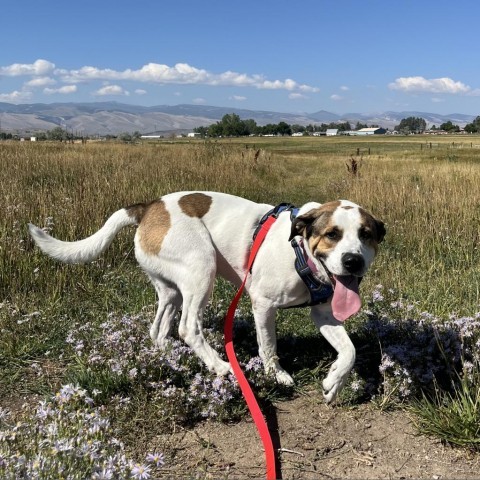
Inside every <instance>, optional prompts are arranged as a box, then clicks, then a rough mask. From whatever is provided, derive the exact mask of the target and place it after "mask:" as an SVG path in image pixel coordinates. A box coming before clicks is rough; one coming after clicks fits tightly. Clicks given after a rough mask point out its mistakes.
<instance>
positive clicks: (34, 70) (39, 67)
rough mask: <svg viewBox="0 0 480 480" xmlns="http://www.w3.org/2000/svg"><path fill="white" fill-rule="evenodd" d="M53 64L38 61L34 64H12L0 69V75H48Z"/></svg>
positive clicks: (52, 68) (51, 70)
mask: <svg viewBox="0 0 480 480" xmlns="http://www.w3.org/2000/svg"><path fill="white" fill-rule="evenodd" d="M54 68H55V64H54V63H52V62H49V61H47V60H42V59H38V60H36V61H35V62H34V63H14V64H12V65H9V66H7V67H0V75H5V76H7V77H18V76H22V75H27V76H29V75H39V76H42V75H48V74H50V73H51V72H53V70H54Z"/></svg>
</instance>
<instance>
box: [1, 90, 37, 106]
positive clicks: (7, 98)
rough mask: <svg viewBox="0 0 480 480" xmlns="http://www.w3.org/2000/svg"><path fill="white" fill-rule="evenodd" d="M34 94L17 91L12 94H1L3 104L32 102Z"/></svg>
mask: <svg viewBox="0 0 480 480" xmlns="http://www.w3.org/2000/svg"><path fill="white" fill-rule="evenodd" d="M31 97H32V92H28V91H18V90H15V91H14V92H11V93H0V101H1V102H9V103H21V102H24V101H26V100H30V98H31Z"/></svg>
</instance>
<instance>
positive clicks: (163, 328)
mask: <svg viewBox="0 0 480 480" xmlns="http://www.w3.org/2000/svg"><path fill="white" fill-rule="evenodd" d="M150 280H151V281H152V283H153V285H154V287H155V290H156V292H157V296H158V309H157V314H156V316H155V320H154V321H153V323H152V325H151V327H150V338H151V339H152V341H153V342H154V343H155V345H157V346H159V347H162V346H164V345H165V341H166V339H167V338H168V337H169V335H170V332H171V330H172V325H173V321H174V319H175V316H176V314H177V312H178V310H179V308H180V305H181V302H182V296H181V295H180V292H179V291H178V289H177V288H174V287H172V286H169V285H167V284H166V283H165V282H163V281H162V280H160V279H158V278H154V277H150Z"/></svg>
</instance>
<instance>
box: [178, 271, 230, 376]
mask: <svg viewBox="0 0 480 480" xmlns="http://www.w3.org/2000/svg"><path fill="white" fill-rule="evenodd" d="M207 281H208V280H207V279H206V282H207ZM212 286H213V278H212V279H211V285H208V286H207V288H205V287H206V286H205V285H197V286H196V287H195V288H194V289H189V292H190V293H189V294H188V293H184V294H183V306H182V316H181V318H180V325H179V328H178V333H179V335H180V337H181V338H182V339H183V340H184V341H185V343H186V344H187V345H188V346H189V347H190V348H191V349H192V350H193V351H194V352H195V353H196V354H197V355H198V357H199V358H201V359H202V360H203V362H204V363H205V365H206V366H207V368H208V369H209V370H210V371H213V372H215V373H216V374H217V375H225V374H227V373H228V372H230V371H231V368H230V364H229V363H228V362H225V361H223V360H222V359H221V358H220V355H219V354H218V352H216V351H215V350H214V349H213V348H212V347H211V346H210V345H209V343H208V342H207V340H206V339H205V337H204V335H203V329H202V327H203V312H204V309H205V306H206V304H207V302H208V298H209V296H210V293H211V291H212ZM195 289H196V291H195ZM193 291H195V293H192V292H193Z"/></svg>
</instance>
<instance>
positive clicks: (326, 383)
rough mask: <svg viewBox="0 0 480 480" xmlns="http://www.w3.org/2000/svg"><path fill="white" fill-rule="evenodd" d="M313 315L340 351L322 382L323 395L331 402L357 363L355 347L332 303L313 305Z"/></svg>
mask: <svg viewBox="0 0 480 480" xmlns="http://www.w3.org/2000/svg"><path fill="white" fill-rule="evenodd" d="M311 315H312V319H313V321H314V322H315V325H316V326H317V328H318V329H319V330H320V333H321V334H322V335H323V336H324V337H325V339H326V340H327V341H328V343H330V345H331V346H332V347H333V348H334V349H335V350H336V351H337V353H338V356H337V359H336V360H335V362H334V363H333V364H332V366H331V367H330V371H329V372H328V375H327V377H326V378H325V379H324V380H323V383H322V386H323V397H324V398H325V401H326V402H327V403H330V402H331V401H333V400H334V399H335V398H336V396H337V395H338V393H339V392H340V390H341V389H342V388H343V386H344V385H345V382H346V381H347V377H348V374H349V373H350V370H351V369H352V367H353V364H354V363H355V347H354V346H353V343H352V341H351V340H350V337H349V336H348V334H347V332H346V331H345V327H344V326H343V323H342V322H339V321H338V320H336V319H335V318H334V317H333V315H332V311H331V308H330V304H323V305H319V306H317V307H313V308H312V310H311Z"/></svg>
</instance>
